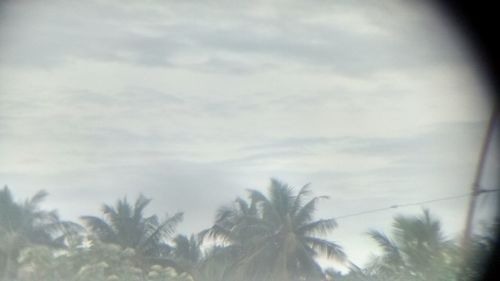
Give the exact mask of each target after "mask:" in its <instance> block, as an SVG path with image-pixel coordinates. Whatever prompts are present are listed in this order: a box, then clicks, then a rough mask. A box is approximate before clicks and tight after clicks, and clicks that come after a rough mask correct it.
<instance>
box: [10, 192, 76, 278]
mask: <svg viewBox="0 0 500 281" xmlns="http://www.w3.org/2000/svg"><path fill="white" fill-rule="evenodd" d="M47 195H48V194H47V193H46V192H45V191H39V192H37V193H36V194H35V195H34V196H33V197H31V198H29V199H27V200H26V201H25V202H24V203H18V202H15V201H14V197H13V195H12V193H11V192H10V189H9V188H8V187H7V186H5V187H4V188H3V189H2V190H0V272H2V276H0V278H3V279H0V280H7V279H9V278H13V276H14V275H15V274H16V267H17V258H18V256H19V253H20V251H21V250H22V249H23V248H25V247H27V246H30V245H33V244H40V245H48V246H52V247H64V246H65V239H66V238H68V237H70V236H75V235H78V233H79V232H80V231H81V230H82V227H81V226H79V225H78V224H76V223H73V222H70V221H62V220H60V219H59V216H58V215H57V212H55V211H45V210H42V209H40V206H39V205H40V203H41V202H42V201H43V200H44V199H45V198H46V197H47Z"/></svg>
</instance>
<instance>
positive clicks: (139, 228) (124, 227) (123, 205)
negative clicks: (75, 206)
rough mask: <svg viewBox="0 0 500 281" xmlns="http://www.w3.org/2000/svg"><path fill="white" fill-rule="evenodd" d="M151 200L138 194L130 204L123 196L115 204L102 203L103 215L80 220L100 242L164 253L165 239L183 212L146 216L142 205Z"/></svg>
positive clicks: (145, 252)
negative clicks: (163, 215)
mask: <svg viewBox="0 0 500 281" xmlns="http://www.w3.org/2000/svg"><path fill="white" fill-rule="evenodd" d="M150 202H151V200H150V199H147V198H145V197H144V196H142V195H141V196H139V198H137V200H136V201H135V203H134V204H133V205H132V204H130V203H129V202H128V201H127V198H124V199H123V200H118V201H117V203H116V206H115V207H112V206H110V205H106V204H105V205H103V207H102V212H103V213H104V216H105V219H101V218H98V217H94V216H83V217H82V220H83V221H84V222H85V224H86V226H87V227H88V229H89V230H90V232H91V233H92V234H93V235H94V236H95V237H96V238H97V239H99V240H100V241H102V242H105V243H113V244H116V245H120V246H121V247H122V248H132V249H134V250H135V251H136V252H137V253H138V254H140V255H143V256H149V257H162V256H166V255H168V252H169V251H170V248H169V247H168V245H167V244H166V240H167V239H168V238H169V237H170V236H171V235H172V234H173V233H174V232H175V228H176V226H177V225H178V224H179V223H180V222H181V221H182V218H183V214H182V213H176V214H174V215H173V216H171V217H169V216H167V217H166V218H165V219H164V220H160V219H159V218H158V216H156V215H152V216H148V217H145V216H144V209H145V208H146V207H147V205H148V204H149V203H150Z"/></svg>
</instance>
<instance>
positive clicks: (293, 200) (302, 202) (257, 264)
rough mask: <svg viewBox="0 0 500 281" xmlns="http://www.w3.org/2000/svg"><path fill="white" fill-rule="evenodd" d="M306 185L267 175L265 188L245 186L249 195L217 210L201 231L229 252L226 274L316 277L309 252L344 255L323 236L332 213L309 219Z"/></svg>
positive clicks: (248, 277) (246, 277) (236, 276)
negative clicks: (295, 187)
mask: <svg viewBox="0 0 500 281" xmlns="http://www.w3.org/2000/svg"><path fill="white" fill-rule="evenodd" d="M309 194H310V189H309V186H307V185H306V186H304V187H303V188H302V189H301V190H300V191H299V192H298V193H297V194H294V192H293V189H292V188H291V187H289V186H288V185H286V184H283V183H281V182H278V181H276V180H272V182H271V186H270V188H269V190H268V194H267V195H264V194H262V193H260V192H259V191H256V190H250V191H249V201H246V200H243V199H241V198H238V199H236V200H235V203H234V204H233V205H232V206H225V207H223V208H221V209H220V210H219V211H218V213H217V221H216V223H215V225H214V226H213V227H212V228H211V229H208V230H206V231H204V232H202V237H204V238H213V239H215V240H216V241H222V242H223V243H225V244H226V245H227V246H226V248H225V249H223V250H226V251H228V252H229V253H228V254H230V255H232V256H233V260H234V263H233V266H232V267H231V272H230V274H229V276H231V278H233V279H242V280H295V279H299V280H302V279H304V278H305V279H306V280H320V279H322V278H323V272H322V269H321V267H320V266H319V265H318V264H317V262H316V261H315V257H317V256H318V255H320V254H322V255H324V256H326V257H329V258H335V259H338V260H341V261H342V260H344V259H345V254H344V252H343V251H342V248H341V247H340V246H339V245H337V244H336V243H334V242H331V241H328V240H324V239H322V238H321V237H320V235H325V234H327V233H329V232H330V231H331V230H333V229H334V228H335V227H336V226H337V224H336V222H335V220H333V219H327V220H314V212H315V211H316V207H317V202H318V201H319V200H320V199H321V198H323V197H314V198H311V199H308V200H306V199H307V196H308V195H309Z"/></svg>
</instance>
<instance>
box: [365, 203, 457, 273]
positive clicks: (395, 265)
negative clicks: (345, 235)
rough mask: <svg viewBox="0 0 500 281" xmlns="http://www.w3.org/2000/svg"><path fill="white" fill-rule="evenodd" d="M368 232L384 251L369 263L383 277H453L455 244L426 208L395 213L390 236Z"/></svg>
mask: <svg viewBox="0 0 500 281" xmlns="http://www.w3.org/2000/svg"><path fill="white" fill-rule="evenodd" d="M368 234H369V235H370V236H371V238H372V239H374V240H375V241H376V242H377V243H378V245H379V246H380V247H381V248H382V251H383V254H382V256H380V257H378V258H375V259H374V260H373V261H372V262H371V265H370V266H369V268H370V270H371V271H372V272H373V273H374V274H375V275H377V276H378V277H379V278H381V279H382V280H450V278H451V279H453V277H454V274H455V272H453V270H452V268H451V263H452V261H453V256H452V253H453V251H455V250H456V248H455V245H454V244H453V242H452V240H449V239H447V238H446V237H445V236H444V235H443V232H442V229H441V224H440V222H439V221H438V220H437V219H434V218H433V217H432V216H431V214H430V212H429V211H428V210H424V211H423V214H422V216H418V217H408V216H401V215H399V216H397V217H395V219H394V223H393V231H392V238H389V237H388V236H386V235H385V234H384V233H382V232H379V231H375V230H372V231H369V232H368Z"/></svg>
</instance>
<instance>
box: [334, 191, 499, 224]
mask: <svg viewBox="0 0 500 281" xmlns="http://www.w3.org/2000/svg"><path fill="white" fill-rule="evenodd" d="M488 191H498V189H496V190H488ZM470 195H472V193H471V192H469V193H464V194H460V195H454V196H448V197H441V198H436V199H430V200H425V201H419V202H413V203H404V204H395V205H391V206H389V207H385V208H378V209H371V210H366V211H362V212H358V213H353V214H348V215H342V216H338V217H335V218H334V219H336V220H338V219H344V218H350V217H357V216H361V215H365V214H371V213H376V212H382V211H387V210H391V209H397V208H403V207H411V206H417V205H422V204H428V203H434V202H440V201H446V200H453V199H458V198H463V197H467V196H470Z"/></svg>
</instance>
